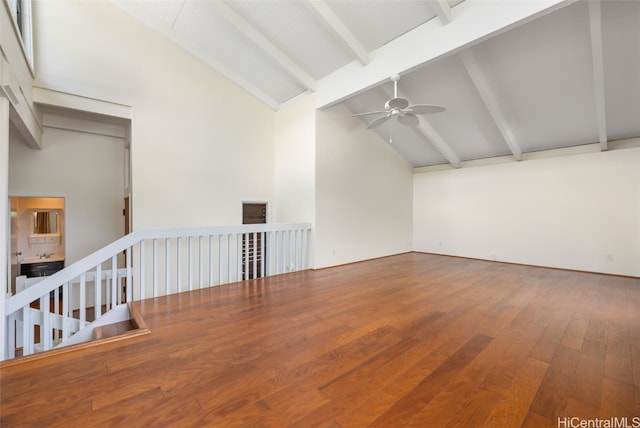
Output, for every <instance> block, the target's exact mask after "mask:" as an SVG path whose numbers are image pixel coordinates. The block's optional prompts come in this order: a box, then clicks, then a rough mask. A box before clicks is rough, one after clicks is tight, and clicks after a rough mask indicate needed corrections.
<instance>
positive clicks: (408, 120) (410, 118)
mask: <svg viewBox="0 0 640 428" xmlns="http://www.w3.org/2000/svg"><path fill="white" fill-rule="evenodd" d="M398 122H400V123H401V124H403V125H407V126H418V124H419V123H420V119H418V116H416V115H415V114H413V113H403V114H401V115H399V116H398Z"/></svg>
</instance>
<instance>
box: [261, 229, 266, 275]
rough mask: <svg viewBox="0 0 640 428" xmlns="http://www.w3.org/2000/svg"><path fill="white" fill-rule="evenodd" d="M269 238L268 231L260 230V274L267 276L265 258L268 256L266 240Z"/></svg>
mask: <svg viewBox="0 0 640 428" xmlns="http://www.w3.org/2000/svg"><path fill="white" fill-rule="evenodd" d="M266 239H267V234H266V232H260V276H266V275H265V271H264V267H265V264H264V259H265V257H266V253H265V252H264V249H265V240H266Z"/></svg>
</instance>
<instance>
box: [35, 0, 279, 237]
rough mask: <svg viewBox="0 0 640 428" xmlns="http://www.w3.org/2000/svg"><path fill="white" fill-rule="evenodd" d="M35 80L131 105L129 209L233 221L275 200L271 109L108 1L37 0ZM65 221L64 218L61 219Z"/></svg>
mask: <svg viewBox="0 0 640 428" xmlns="http://www.w3.org/2000/svg"><path fill="white" fill-rule="evenodd" d="M34 19H35V24H34V28H36V29H37V30H38V31H37V34H36V37H35V39H36V46H35V52H36V58H35V63H36V64H37V76H36V78H37V84H39V85H42V86H44V87H48V88H52V89H55V90H58V91H62V92H69V93H72V94H78V95H82V96H86V97H91V98H96V99H101V100H107V101H113V102H117V103H121V104H125V105H128V106H131V109H132V115H133V117H132V141H131V162H132V215H133V224H132V227H133V229H134V230H136V229H140V228H147V227H178V226H203V225H219V224H239V223H241V220H242V201H267V202H270V201H272V200H273V193H274V173H273V168H274V164H273V151H274V147H273V138H274V117H273V112H272V111H271V110H269V109H268V108H267V107H265V106H264V105H262V104H261V103H260V102H259V101H258V100H256V99H255V98H253V97H252V96H250V95H248V94H247V93H245V92H244V91H242V90H241V89H239V88H238V87H236V86H235V85H233V84H232V83H230V82H229V81H227V80H226V79H224V78H223V77H221V76H220V75H219V74H217V73H215V72H214V71H212V70H211V69H210V68H209V67H208V66H206V65H205V64H203V63H201V62H200V61H198V60H196V59H195V58H193V57H192V56H191V55H189V54H188V53H186V52H184V51H182V50H180V49H178V48H177V47H176V46H175V45H173V44H172V43H171V42H169V41H167V40H166V39H164V38H163V37H162V36H160V35H159V34H157V33H155V32H153V31H152V30H149V29H147V28H146V27H145V26H143V25H142V24H141V23H140V22H138V21H136V20H135V19H134V18H133V17H131V16H129V15H128V14H126V13H125V12H124V11H122V10H121V9H120V8H118V7H117V6H116V5H114V4H113V3H112V2H109V1H90V2H82V1H66V0H58V1H55V2H35V3H34ZM69 221H71V219H69Z"/></svg>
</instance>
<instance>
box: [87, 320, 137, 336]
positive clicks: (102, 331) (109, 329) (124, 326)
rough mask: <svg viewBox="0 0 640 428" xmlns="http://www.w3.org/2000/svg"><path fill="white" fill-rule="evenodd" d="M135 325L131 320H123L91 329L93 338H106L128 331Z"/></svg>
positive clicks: (134, 327) (133, 328)
mask: <svg viewBox="0 0 640 428" xmlns="http://www.w3.org/2000/svg"><path fill="white" fill-rule="evenodd" d="M136 328H137V327H136V325H135V323H134V322H133V321H132V320H124V321H120V322H116V323H113V324H107V325H101V326H99V327H96V328H94V329H93V337H94V338H95V339H106V338H108V337H115V336H119V335H121V334H124V333H126V332H128V331H131V330H135V329H136Z"/></svg>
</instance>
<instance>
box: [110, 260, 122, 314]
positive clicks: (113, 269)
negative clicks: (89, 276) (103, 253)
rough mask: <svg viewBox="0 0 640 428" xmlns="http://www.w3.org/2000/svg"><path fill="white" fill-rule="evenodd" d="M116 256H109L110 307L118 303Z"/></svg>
mask: <svg viewBox="0 0 640 428" xmlns="http://www.w3.org/2000/svg"><path fill="white" fill-rule="evenodd" d="M116 257H117V256H115V255H114V256H113V257H111V305H112V306H111V307H112V308H114V307H116V306H118V304H119V303H120V298H119V297H118V296H119V295H120V291H119V290H118V288H119V286H120V284H118V259H117V258H116Z"/></svg>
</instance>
